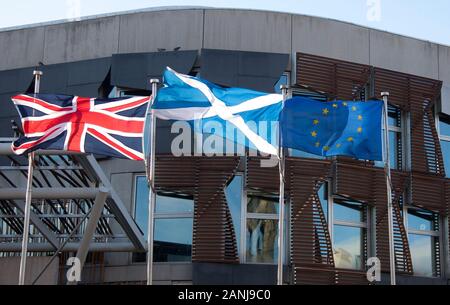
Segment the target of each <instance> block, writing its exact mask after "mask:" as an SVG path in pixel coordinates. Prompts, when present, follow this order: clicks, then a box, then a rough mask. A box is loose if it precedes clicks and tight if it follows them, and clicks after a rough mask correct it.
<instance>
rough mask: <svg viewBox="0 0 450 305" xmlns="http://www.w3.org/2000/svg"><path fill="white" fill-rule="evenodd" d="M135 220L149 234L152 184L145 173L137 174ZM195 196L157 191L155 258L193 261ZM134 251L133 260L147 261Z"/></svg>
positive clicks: (144, 232)
mask: <svg viewBox="0 0 450 305" xmlns="http://www.w3.org/2000/svg"><path fill="white" fill-rule="evenodd" d="M135 183H136V189H135V192H136V193H135V220H136V223H137V224H138V226H139V228H140V229H141V231H142V232H143V234H144V236H145V238H147V227H148V226H147V224H148V196H149V188H148V185H147V178H146V177H145V176H136V182H135ZM193 208H194V200H193V199H192V198H189V197H187V196H183V195H179V194H158V195H157V196H156V205H155V227H154V229H155V230H154V232H155V234H154V251H155V252H154V256H153V257H154V261H155V262H173V261H190V260H191V249H192V227H193ZM145 261H146V255H145V253H134V254H133V262H145Z"/></svg>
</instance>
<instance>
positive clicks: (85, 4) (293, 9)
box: [0, 0, 450, 45]
mask: <svg viewBox="0 0 450 305" xmlns="http://www.w3.org/2000/svg"><path fill="white" fill-rule="evenodd" d="M77 3H79V4H77ZM186 5H189V6H210V7H211V6H214V7H224V8H225V7H227V8H228V7H229V8H252V9H263V10H273V11H282V12H290V13H299V14H306V15H314V16H320V17H328V18H333V19H338V20H343V21H348V22H352V23H356V24H360V25H364V26H368V27H372V28H377V29H382V30H386V31H389V32H394V33H398V34H403V35H407V36H411V37H416V38H420V39H424V40H430V41H433V42H438V43H442V44H446V45H450V1H449V0H428V1H427V0H281V1H280V0H277V1H275V0H270V1H268V0H228V1H224V0H215V1H206V0H191V1H182V0H151V1H150V0H147V1H145V0H128V1H124V0H38V1H36V0H13V1H11V2H9V1H7V3H4V5H3V6H2V9H1V10H0V28H4V27H11V26H18V25H24V24H31V23H38V22H44V21H51V20H60V19H66V18H68V17H74V16H75V15H78V14H79V15H81V16H89V15H96V14H104V13H112V12H119V11H124V10H134V9H140V8H148V7H159V6H186ZM378 8H379V9H378ZM370 9H371V11H370V13H371V14H369V17H368V10H370ZM378 12H379V13H378ZM370 16H372V17H370Z"/></svg>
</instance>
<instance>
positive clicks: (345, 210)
mask: <svg viewBox="0 0 450 305" xmlns="http://www.w3.org/2000/svg"><path fill="white" fill-rule="evenodd" d="M363 210H364V206H363V204H361V203H358V202H352V201H347V200H338V199H337V200H336V204H335V205H334V211H333V213H334V218H335V219H336V220H341V221H348V222H356V223H359V222H363V221H364V214H363Z"/></svg>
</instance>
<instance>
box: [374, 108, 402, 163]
mask: <svg viewBox="0 0 450 305" xmlns="http://www.w3.org/2000/svg"><path fill="white" fill-rule="evenodd" d="M383 121H384V119H383ZM388 125H389V157H390V166H391V169H401V168H402V164H401V163H400V162H399V161H400V160H401V158H402V156H401V151H399V148H400V147H402V121H401V111H400V109H398V108H396V107H394V106H392V105H389V110H388ZM382 129H383V132H384V124H383V126H382ZM381 144H382V146H383V151H384V140H383V141H382V143H381ZM375 166H377V167H384V162H382V161H375Z"/></svg>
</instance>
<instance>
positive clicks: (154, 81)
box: [150, 78, 159, 84]
mask: <svg viewBox="0 0 450 305" xmlns="http://www.w3.org/2000/svg"><path fill="white" fill-rule="evenodd" d="M150 84H159V79H157V78H152V79H151V80H150Z"/></svg>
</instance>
